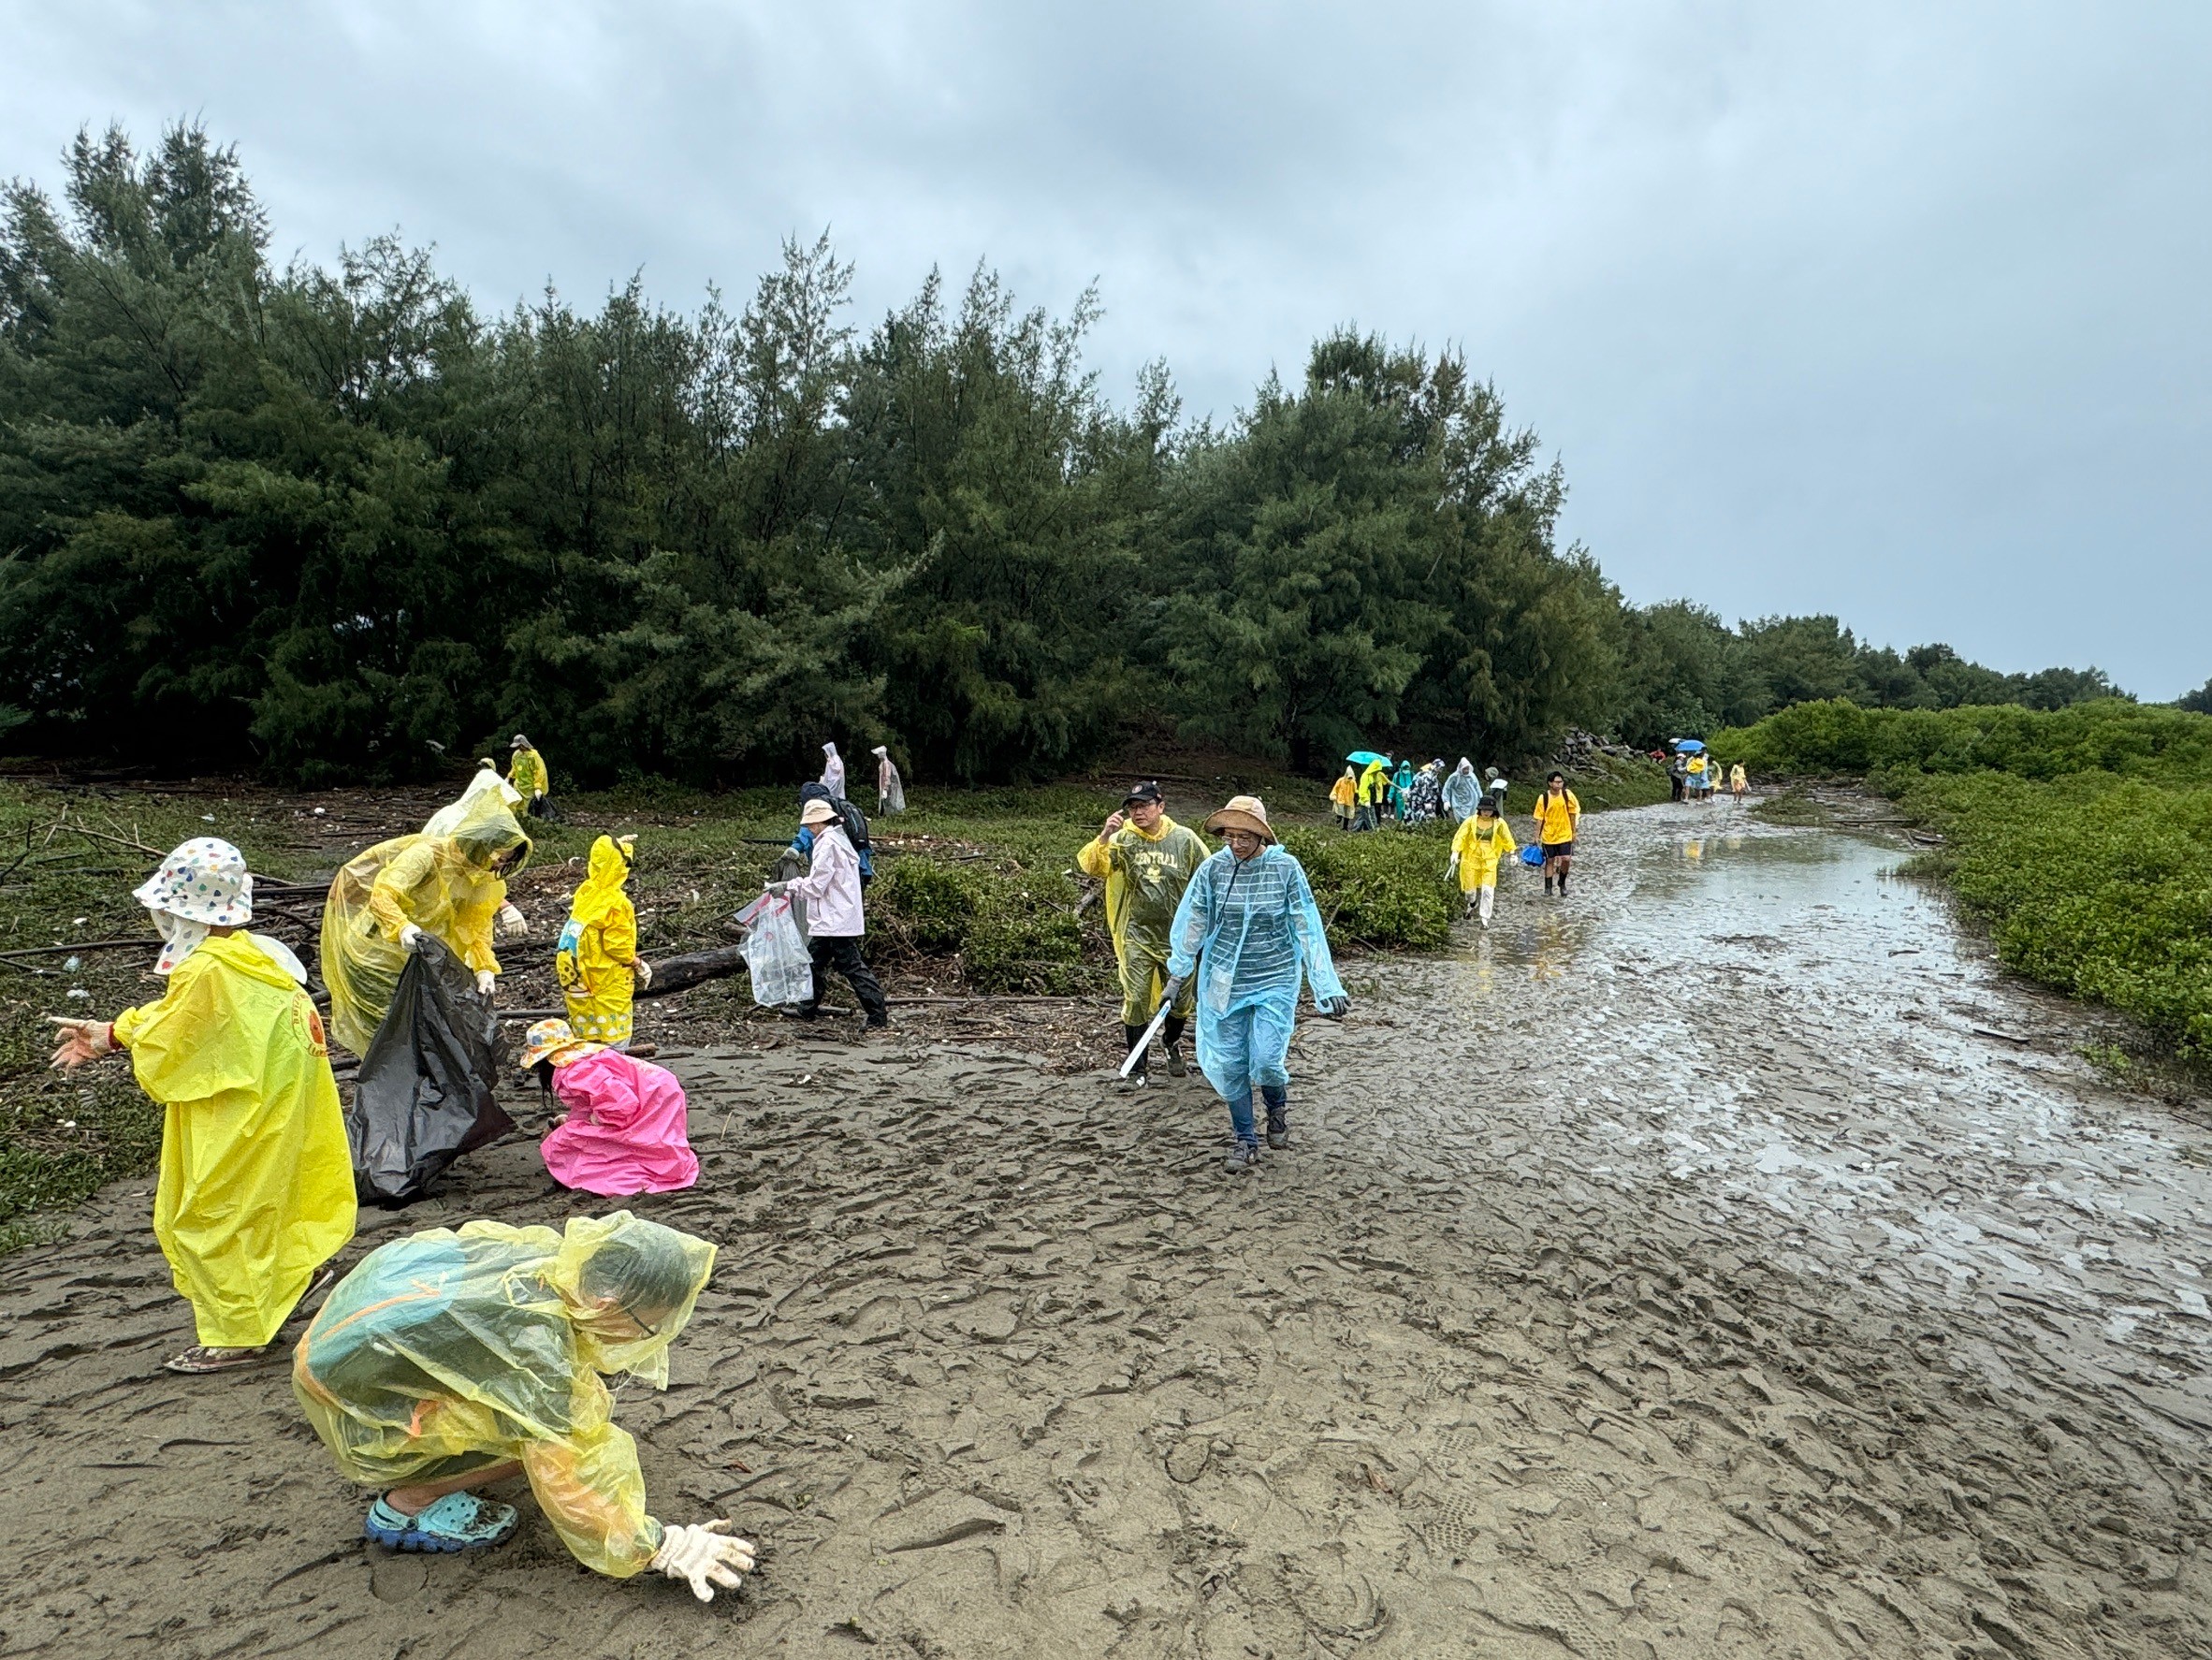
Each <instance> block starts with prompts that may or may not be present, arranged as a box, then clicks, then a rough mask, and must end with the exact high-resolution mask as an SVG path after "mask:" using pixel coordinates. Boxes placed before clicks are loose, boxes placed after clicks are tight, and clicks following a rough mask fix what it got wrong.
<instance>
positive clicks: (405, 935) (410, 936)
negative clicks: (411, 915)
mask: <svg viewBox="0 0 2212 1660" xmlns="http://www.w3.org/2000/svg"><path fill="white" fill-rule="evenodd" d="M421 949H422V930H421V929H420V928H418V927H416V926H415V925H414V924H413V923H401V924H400V950H401V951H420V950H421Z"/></svg>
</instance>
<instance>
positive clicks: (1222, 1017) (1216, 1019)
mask: <svg viewBox="0 0 2212 1660" xmlns="http://www.w3.org/2000/svg"><path fill="white" fill-rule="evenodd" d="M1206 830H1207V833H1208V834H1209V835H1217V836H1220V837H1224V838H1225V839H1226V840H1227V841H1228V843H1229V845H1228V846H1227V847H1225V848H1224V849H1222V851H1221V852H1217V853H1215V855H1214V856H1213V857H1212V858H1210V859H1208V860H1207V861H1206V862H1205V863H1204V864H1203V865H1201V866H1199V868H1198V873H1197V875H1195V876H1193V877H1192V878H1191V880H1190V885H1189V887H1187V888H1186V889H1185V890H1184V894H1183V903H1182V904H1181V905H1180V906H1178V907H1177V908H1176V910H1175V921H1174V923H1173V925H1172V926H1171V929H1170V931H1169V939H1170V949H1169V954H1168V974H1169V980H1168V987H1169V989H1168V991H1167V992H1166V993H1165V994H1163V995H1166V996H1168V997H1173V996H1174V995H1175V994H1176V993H1178V992H1180V991H1181V990H1182V989H1183V986H1184V983H1185V982H1186V981H1188V980H1190V979H1191V977H1192V976H1193V975H1196V976H1197V983H1198V994H1199V995H1198V1061H1199V1066H1200V1068H1201V1070H1203V1071H1204V1072H1205V1074H1206V1082H1207V1083H1209V1084H1211V1085H1213V1086H1214V1088H1215V1092H1216V1093H1217V1094H1219V1095H1220V1097H1221V1099H1223V1100H1225V1101H1227V1102H1228V1103H1229V1122H1230V1130H1231V1131H1232V1132H1233V1134H1234V1135H1235V1138H1236V1145H1235V1147H1234V1149H1233V1150H1232V1151H1231V1152H1230V1156H1229V1168H1230V1170H1232V1171H1253V1170H1257V1169H1259V1129H1258V1127H1257V1126H1256V1125H1255V1123H1254V1121H1253V1115H1252V1091H1253V1089H1254V1088H1255V1087H1257V1088H1258V1089H1259V1094H1260V1097H1261V1099H1263V1100H1264V1101H1265V1102H1266V1103H1267V1143H1268V1145H1269V1146H1271V1147H1287V1146H1288V1145H1289V1144H1290V1072H1289V1060H1290V1034H1291V1031H1292V1029H1293V1027H1295V1026H1296V1024H1297V1019H1298V991H1299V986H1300V984H1301V983H1304V984H1307V985H1310V986H1311V987H1312V988H1313V994H1314V1006H1315V1007H1316V1008H1317V1009H1318V1010H1319V1011H1320V1012H1322V1013H1323V1014H1326V1015H1328V1016H1330V1017H1331V1018H1332V1019H1336V1018H1340V1017H1342V1016H1343V1015H1344V1014H1345V1013H1346V1012H1348V1011H1349V1010H1350V1009H1351V1006H1352V999H1351V998H1350V997H1349V996H1347V995H1346V992H1345V989H1344V983H1343V982H1342V981H1340V980H1338V979H1337V977H1336V964H1335V962H1334V960H1333V959H1332V957H1331V956H1330V954H1329V932H1328V929H1327V928H1326V926H1324V925H1323V924H1322V921H1321V912H1320V909H1319V907H1317V905H1315V903H1314V891H1313V888H1312V886H1311V885H1310V884H1309V883H1308V882H1307V881H1306V877H1305V867H1304V866H1302V865H1300V864H1299V862H1298V861H1297V860H1296V859H1294V858H1292V857H1291V856H1290V855H1289V854H1288V852H1284V851H1283V849H1282V848H1280V847H1279V846H1277V845H1276V843H1275V833H1274V831H1273V830H1272V829H1271V828H1269V826H1268V822H1267V808H1266V806H1265V805H1264V804H1263V803H1262V802H1261V801H1260V800H1259V797H1258V796H1256V795H1234V796H1231V797H1230V801H1229V805H1228V806H1226V807H1224V808H1222V809H1221V810H1220V811H1219V812H1217V813H1215V815H1214V816H1213V817H1212V818H1210V819H1208V820H1207V821H1206Z"/></svg>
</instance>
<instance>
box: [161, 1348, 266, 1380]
mask: <svg viewBox="0 0 2212 1660" xmlns="http://www.w3.org/2000/svg"><path fill="white" fill-rule="evenodd" d="M270 1347H272V1346H271V1345H269V1344H266V1343H265V1344H263V1345H262V1346H261V1347H259V1348H210V1347H207V1346H206V1345H205V1344H195V1345H193V1347H190V1348H188V1349H186V1350H185V1351H184V1352H183V1353H182V1354H181V1355H171V1356H170V1357H169V1358H168V1359H167V1360H166V1361H162V1363H161V1366H162V1370H163V1371H165V1372H182V1373H184V1374H185V1375H186V1376H192V1377H199V1376H205V1375H206V1374H208V1373H210V1372H236V1371H239V1370H240V1369H241V1368H243V1367H247V1366H258V1365H260V1364H261V1363H262V1362H263V1361H266V1360H268V1359H269V1349H270Z"/></svg>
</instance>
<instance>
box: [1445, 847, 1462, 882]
mask: <svg viewBox="0 0 2212 1660" xmlns="http://www.w3.org/2000/svg"><path fill="white" fill-rule="evenodd" d="M1459 868H1460V856H1459V854H1457V853H1454V854H1452V856H1451V863H1450V864H1448V865H1447V866H1445V867H1444V874H1445V876H1446V878H1447V879H1449V878H1451V877H1453V876H1456V875H1458V874H1459Z"/></svg>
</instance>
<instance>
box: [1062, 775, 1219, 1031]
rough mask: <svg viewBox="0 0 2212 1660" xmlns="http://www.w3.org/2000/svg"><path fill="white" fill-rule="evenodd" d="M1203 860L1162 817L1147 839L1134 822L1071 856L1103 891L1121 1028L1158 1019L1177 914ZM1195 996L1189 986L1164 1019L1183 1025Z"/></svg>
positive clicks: (1187, 834)
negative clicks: (1101, 884) (1118, 970)
mask: <svg viewBox="0 0 2212 1660" xmlns="http://www.w3.org/2000/svg"><path fill="white" fill-rule="evenodd" d="M1208 852H1209V850H1208V849H1207V847H1206V844H1205V843H1204V842H1203V841H1202V840H1201V839H1200V838H1199V836H1198V833H1197V832H1196V831H1193V830H1186V829H1185V828H1184V827H1183V826H1182V825H1181V824H1178V823H1175V821H1174V820H1172V819H1171V818H1169V817H1168V815H1167V814H1166V813H1162V814H1160V816H1159V823H1157V825H1155V826H1154V827H1153V830H1152V833H1151V834H1150V835H1147V834H1145V832H1144V831H1143V830H1142V829H1141V828H1139V826H1138V824H1137V823H1136V821H1134V820H1131V821H1130V822H1129V823H1126V824H1124V825H1123V826H1122V827H1121V828H1120V829H1119V830H1116V831H1115V832H1114V833H1113V836H1112V837H1111V838H1109V839H1108V840H1107V841H1105V842H1104V843H1100V842H1099V840H1098V838H1097V837H1093V838H1092V839H1091V840H1089V841H1086V842H1084V844H1083V850H1082V852H1078V853H1077V854H1076V855H1075V864H1076V866H1077V868H1079V869H1080V870H1082V872H1083V873H1084V875H1085V876H1090V877H1099V878H1102V879H1103V880H1104V881H1105V883H1106V931H1107V933H1108V934H1109V935H1111V936H1112V937H1113V960H1114V962H1115V963H1116V964H1117V965H1119V967H1120V968H1121V1023H1122V1025H1124V1026H1143V1025H1145V1024H1147V1023H1148V1022H1149V1021H1150V1020H1151V1019H1152V1017H1153V1015H1154V1014H1155V1013H1157V1012H1158V1009H1159V993H1160V986H1161V985H1162V983H1165V981H1166V980H1167V977H1168V937H1169V932H1170V930H1171V927H1172V925H1173V924H1174V921H1175V907H1176V906H1178V905H1180V904H1181V903H1182V902H1183V890H1184V889H1185V888H1186V887H1188V886H1189V885H1190V878H1191V873H1192V872H1193V871H1195V870H1197V869H1198V867H1199V866H1201V865H1203V864H1204V863H1205V862H1206V859H1207V857H1208ZM1197 996H1198V989H1197V987H1195V986H1191V985H1186V986H1185V987H1184V988H1183V995H1182V997H1179V998H1178V999H1177V1000H1176V1005H1175V1007H1174V1008H1172V1009H1171V1010H1170V1011H1169V1013H1171V1014H1174V1015H1179V1016H1181V1017H1183V1018H1185V1019H1188V1018H1189V1016H1190V1012H1191V1010H1192V1008H1193V1007H1194V1006H1195V999H1196V997H1197Z"/></svg>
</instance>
